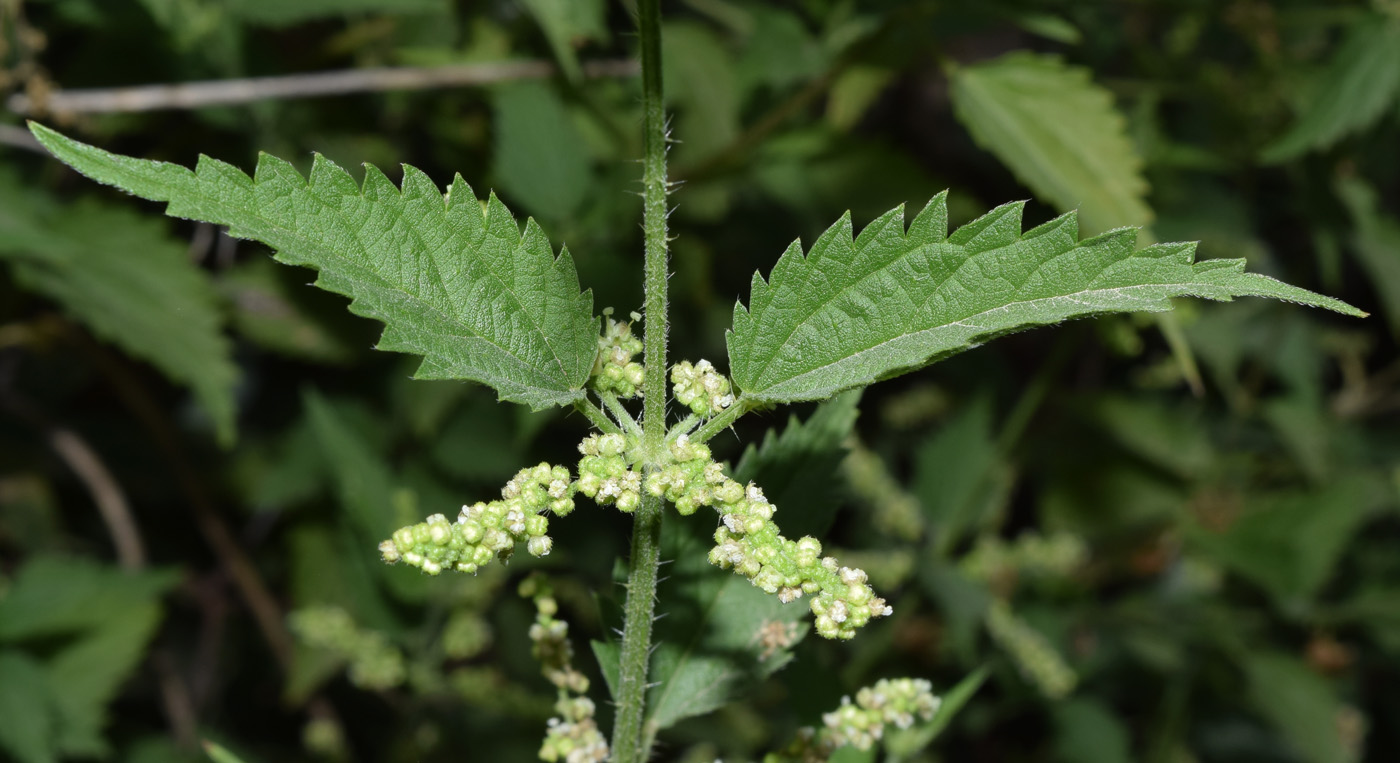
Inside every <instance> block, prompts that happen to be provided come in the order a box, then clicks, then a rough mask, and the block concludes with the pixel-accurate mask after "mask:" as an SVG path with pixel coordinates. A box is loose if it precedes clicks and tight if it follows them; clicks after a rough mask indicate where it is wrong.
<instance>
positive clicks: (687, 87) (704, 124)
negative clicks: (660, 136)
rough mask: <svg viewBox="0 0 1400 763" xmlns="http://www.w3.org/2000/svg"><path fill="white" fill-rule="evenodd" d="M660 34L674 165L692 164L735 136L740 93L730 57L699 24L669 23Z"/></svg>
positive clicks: (737, 126) (709, 31) (710, 33)
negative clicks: (673, 111)
mask: <svg viewBox="0 0 1400 763" xmlns="http://www.w3.org/2000/svg"><path fill="white" fill-rule="evenodd" d="M662 35H663V37H664V39H665V40H666V44H665V45H664V46H663V47H662V49H661V55H662V62H661V63H662V71H663V73H664V76H665V79H666V98H667V100H668V101H671V102H673V103H674V104H675V106H676V109H677V115H676V126H675V130H674V131H673V132H674V133H675V135H676V137H677V138H678V139H679V141H680V142H679V143H678V144H677V145H676V148H675V156H676V162H677V163H678V164H686V163H691V164H693V163H695V162H697V161H699V160H701V159H704V158H706V157H708V156H710V155H712V154H714V153H715V152H716V151H718V150H720V149H722V148H724V147H725V146H728V145H729V144H730V143H731V142H733V141H734V139H735V138H736V137H738V135H739V107H740V95H741V94H740V92H739V83H738V79H737V77H736V76H735V73H734V54H733V52H732V51H730V50H729V49H728V48H727V47H726V46H725V44H724V42H723V41H722V40H720V38H719V36H718V35H716V34H715V32H714V31H712V30H711V29H710V28H709V27H707V26H705V25H703V24H698V23H694V22H669V23H667V24H666V25H665V28H664V30H663V32H662ZM682 198H684V197H682ZM682 206H684V204H683V205H682Z"/></svg>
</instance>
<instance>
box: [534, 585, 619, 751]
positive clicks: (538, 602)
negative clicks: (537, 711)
mask: <svg viewBox="0 0 1400 763" xmlns="http://www.w3.org/2000/svg"><path fill="white" fill-rule="evenodd" d="M520 595H521V596H524V597H525V598H527V599H533V600H534V602H535V623H534V625H532V626H530V641H531V653H532V654H534V656H535V659H536V660H539V662H540V668H541V670H542V671H543V672H544V676H545V678H547V679H549V682H550V683H552V684H554V685H555V686H556V687H558V688H559V701H558V702H556V703H555V705H554V710H555V712H556V713H558V715H557V716H556V717H553V718H550V719H549V723H548V728H547V730H546V731H545V737H544V744H543V745H541V746H540V753H539V756H540V760H545V761H564V763H602V761H605V760H607V759H608V755H609V752H610V750H609V749H608V742H607V739H606V738H604V737H603V733H602V732H601V731H600V730H599V729H598V722H597V721H596V720H595V718H594V714H595V712H596V709H597V708H595V707H594V705H593V701H592V700H590V699H589V698H588V697H585V696H581V695H583V693H584V692H586V691H588V678H587V676H585V675H583V674H582V673H580V672H579V671H577V670H575V669H574V666H573V658H574V650H573V647H572V646H571V645H570V644H569V624H568V623H567V622H565V621H563V620H560V619H558V618H556V617H555V615H556V614H558V612H559V603H558V602H557V601H556V600H555V598H554V591H553V589H552V587H551V586H550V585H549V581H548V579H546V578H545V577H544V576H543V575H539V574H534V575H531V576H530V577H528V578H526V579H525V580H524V581H523V582H521V584H520ZM573 695H580V696H573Z"/></svg>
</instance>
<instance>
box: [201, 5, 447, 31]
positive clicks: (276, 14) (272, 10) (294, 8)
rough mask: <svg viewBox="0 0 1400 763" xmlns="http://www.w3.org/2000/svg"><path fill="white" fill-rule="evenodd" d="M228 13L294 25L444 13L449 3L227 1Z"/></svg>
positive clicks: (258, 21) (261, 21)
mask: <svg viewBox="0 0 1400 763" xmlns="http://www.w3.org/2000/svg"><path fill="white" fill-rule="evenodd" d="M224 2H225V4H226V5H227V7H228V9H229V12H230V13H231V14H232V15H234V16H236V17H238V18H241V19H243V20H244V21H247V22H249V23H251V24H262V25H265V26H291V25H293V24H299V23H301V22H303V21H308V20H311V19H316V18H324V17H327V16H347V15H351V14H357V13H441V12H444V10H445V8H446V7H447V4H448V0H224Z"/></svg>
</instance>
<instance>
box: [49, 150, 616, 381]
mask: <svg viewBox="0 0 1400 763" xmlns="http://www.w3.org/2000/svg"><path fill="white" fill-rule="evenodd" d="M31 129H32V130H33V132H34V135H35V136H36V137H37V138H38V139H39V141H40V142H41V143H43V144H44V145H45V146H46V147H47V148H48V149H49V150H50V151H51V152H53V154H54V155H55V156H57V157H58V158H59V159H61V160H62V161H64V162H66V163H68V164H69V165H71V166H73V167H74V168H75V169H77V170H79V171H80V172H83V173H84V174H86V175H88V176H89V177H91V178H93V179H94V180H97V181H99V182H102V183H107V184H110V185H115V186H117V187H119V188H123V189H125V190H127V191H130V192H132V193H134V194H136V195H137V196H141V197H143V198H148V199H152V200H156V201H168V202H170V205H169V206H168V207H167V209H166V214H169V215H172V216H175V217H187V218H191V219H196V220H205V221H207V222H213V223H218V224H221V225H228V226H230V228H229V235H232V236H235V237H238V238H251V239H256V240H258V241H262V242H263V243H265V244H267V245H269V246H271V247H272V248H273V249H276V250H277V255H276V256H277V258H278V260H280V261H281V262H285V263H287V264H291V265H306V266H310V267H314V268H316V269H318V270H320V277H319V278H318V279H317V281H316V284H317V285H318V286H320V287H322V288H324V289H327V290H329V291H334V292H336V293H339V294H345V295H347V296H350V297H351V298H352V300H353V301H352V302H351V304H350V309H351V311H352V312H355V313H356V314H358V315H363V316H366V317H369V318H374V319H376V320H380V321H383V322H384V323H385V330H384V335H383V337H382V338H381V339H380V341H379V349H382V350H389V351H395V352H407V353H414V354H417V355H422V356H424V357H423V363H422V365H420V366H419V368H418V372H417V374H416V375H417V377H418V378H422V379H471V380H474V381H479V382H482V383H485V384H489V385H491V386H492V387H495V388H496V390H497V391H498V392H499V393H500V395H501V398H502V399H505V400H510V401H513V402H518V403H525V404H528V405H530V406H533V407H535V408H544V407H547V406H551V405H568V404H570V403H572V402H574V401H575V400H579V399H581V398H582V397H583V395H584V392H583V385H584V383H585V382H587V381H588V375H589V372H590V371H591V370H592V367H593V360H594V357H595V355H596V354H597V348H598V344H597V337H598V322H597V320H595V319H594V318H593V315H592V302H593V297H592V295H591V294H590V293H588V292H583V293H580V292H579V287H578V276H577V274H576V273H575V271H574V263H573V258H572V257H570V256H569V254H568V252H567V250H565V251H563V252H561V253H560V255H559V256H558V257H557V258H556V257H555V256H554V253H553V251H552V249H551V247H550V245H549V242H548V241H547V240H546V239H545V236H544V232H543V231H541V230H540V228H539V226H538V225H536V224H535V223H534V221H530V222H527V223H526V225H525V233H524V236H521V234H520V227H519V224H518V223H517V222H516V221H515V219H514V218H513V217H511V214H510V211H509V210H507V209H506V207H505V205H503V204H501V202H500V201H499V200H497V199H496V198H495V196H494V195H493V196H492V197H491V200H490V202H489V203H488V205H487V207H486V209H485V211H484V212H483V210H482V207H481V205H480V203H479V202H478V201H477V199H476V196H475V195H474V194H473V193H472V190H471V188H470V187H469V186H468V185H467V183H466V181H464V180H462V178H461V176H457V178H456V179H455V180H454V181H453V185H452V187H453V189H454V193H452V194H451V198H450V199H449V200H444V198H443V195H442V194H441V192H439V190H438V189H437V187H436V186H434V185H433V183H432V181H431V180H429V179H428V176H427V175H425V174H423V173H422V172H420V171H419V170H417V169H414V168H412V167H408V166H405V167H404V180H403V190H402V192H401V191H400V189H399V188H396V187H395V186H394V185H393V183H391V182H390V181H389V179H388V178H386V177H385V176H384V174H383V173H381V172H380V171H379V170H378V169H376V168H374V167H373V166H368V165H367V166H366V168H365V182H364V185H363V186H359V185H356V183H355V182H354V180H352V179H351V177H350V175H349V174H348V173H346V172H345V171H344V170H342V169H341V168H340V167H337V166H336V165H335V164H334V163H332V162H330V161H329V160H327V159H326V158H325V157H323V156H319V155H318V156H317V157H316V160H315V163H314V165H313V167H312V170H311V177H310V182H309V183H308V182H307V179H306V178H303V177H302V176H301V175H300V174H298V173H297V172H296V170H295V169H293V168H292V166H291V165H290V164H288V163H286V162H284V161H282V160H280V159H277V158H274V157H271V156H268V155H266V154H263V155H262V156H261V157H260V159H259V161H258V169H257V172H256V174H255V176H254V177H253V178H249V177H248V176H247V175H244V174H243V173H242V172H240V171H238V170H237V169H236V168H234V167H232V166H231V165H228V164H225V163H224V162H220V161H217V160H215V159H210V158H208V157H200V160H199V164H198V167H197V168H196V170H195V171H193V172H191V171H190V170H188V169H185V168H184V167H180V166H178V165H174V164H167V163H165V162H155V161H147V160H142V159H133V158H130V157H125V156H118V155H116V154H111V153H108V152H106V151H102V150H100V149H97V148H94V147H92V146H88V145H85V144H82V143H79V142H77V141H74V140H71V139H69V138H66V137H64V136H62V135H60V134H58V133H56V132H54V131H53V130H50V129H48V128H46V127H43V126H41V125H38V124H33V123H31Z"/></svg>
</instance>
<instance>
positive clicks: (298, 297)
mask: <svg viewBox="0 0 1400 763" xmlns="http://www.w3.org/2000/svg"><path fill="white" fill-rule="evenodd" d="M297 275H298V274H297V273H296V272H295V271H293V270H292V269H290V268H283V267H279V266H278V265H276V264H275V263H273V262H272V261H271V260H268V259H264V258H262V257H258V258H256V259H251V260H246V261H244V262H240V263H238V264H237V265H236V266H234V267H233V268H231V269H229V270H228V271H227V272H225V273H224V274H223V275H222V276H221V277H220V278H219V281H218V287H219V291H220V292H222V293H223V295H224V296H225V298H227V299H228V301H229V302H231V303H233V307H234V310H233V316H232V318H233V326H234V328H235V329H236V330H237V331H238V333H240V334H242V335H243V336H244V337H245V338H246V339H248V340H249V341H251V342H253V343H255V344H257V345H259V346H261V347H263V348H264V349H267V350H271V351H273V352H276V353H279V354H281V355H285V356H287V357H290V358H294V359H297V360H301V361H305V362H312V363H326V364H332V365H348V364H349V363H350V362H351V361H352V360H353V359H354V358H355V353H356V352H357V351H358V350H359V349H360V348H361V347H363V346H364V345H363V341H364V338H363V337H361V336H353V335H351V336H347V334H350V333H351V332H348V331H341V330H339V329H340V327H339V326H336V325H334V324H332V323H331V322H330V321H329V320H327V319H326V318H324V317H323V313H321V311H320V310H319V309H318V308H321V307H323V306H324V305H322V304H321V300H326V301H330V302H339V298H337V297H333V296H331V295H329V294H323V293H321V292H316V291H312V290H310V289H307V288H305V286H304V284H305V278H302V279H300V280H297V278H296V277H297ZM315 298H320V299H315ZM335 309H336V310H337V311H339V310H340V305H339V304H337V305H335ZM339 316H340V317H342V318H343V316H344V313H339ZM343 320H346V321H353V320H354V319H353V318H343Z"/></svg>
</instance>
